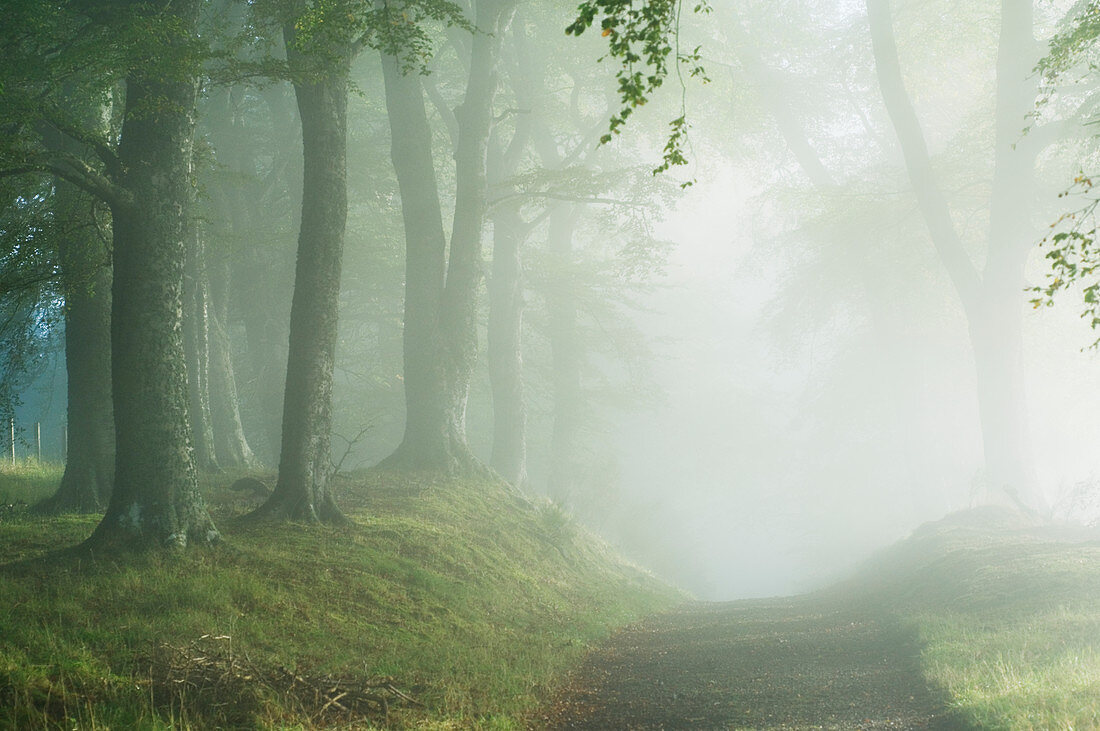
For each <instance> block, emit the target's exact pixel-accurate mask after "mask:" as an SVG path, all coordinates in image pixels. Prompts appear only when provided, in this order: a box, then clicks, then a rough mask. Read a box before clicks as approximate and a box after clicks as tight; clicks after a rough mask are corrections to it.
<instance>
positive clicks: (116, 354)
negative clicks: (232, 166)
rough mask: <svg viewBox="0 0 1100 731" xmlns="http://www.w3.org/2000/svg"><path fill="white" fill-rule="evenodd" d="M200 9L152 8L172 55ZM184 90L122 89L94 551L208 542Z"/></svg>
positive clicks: (137, 85)
mask: <svg viewBox="0 0 1100 731" xmlns="http://www.w3.org/2000/svg"><path fill="white" fill-rule="evenodd" d="M200 4H201V3H200V1H199V0H174V1H173V2H172V3H170V4H169V3H164V4H163V7H162V11H163V12H164V13H165V14H166V15H168V16H171V18H172V19H173V20H174V21H176V23H174V24H173V25H174V26H175V27H174V29H173V32H172V35H171V37H170V39H169V40H168V45H169V47H170V48H171V49H172V50H178V49H180V48H182V46H183V45H184V44H185V43H187V42H188V41H190V40H191V39H192V38H193V36H194V33H195V29H196V27H197V21H198V11H199V7H200ZM182 65H183V64H181V66H182ZM196 93H197V84H196V83H195V79H194V76H193V75H191V74H190V73H188V72H186V71H182V72H180V73H177V74H175V75H174V77H163V76H152V77H150V76H147V75H142V74H141V72H140V71H139V72H136V73H134V74H132V75H131V76H130V78H129V79H128V82H127V95H126V105H127V115H126V119H125V122H124V123H123V127H122V134H121V138H120V143H119V147H118V160H119V163H120V165H119V172H118V173H117V176H118V181H117V182H118V183H119V184H120V187H121V188H122V189H123V190H125V191H126V192H127V193H128V196H126V199H125V200H119V201H116V202H114V203H113V204H112V214H113V222H114V247H113V256H114V283H113V288H112V297H113V301H112V322H111V345H112V350H111V353H112V357H111V375H112V391H113V397H114V416H115V435H116V454H115V481H114V489H113V491H112V493H111V500H110V503H109V505H108V507H107V513H106V515H105V516H104V517H103V520H102V521H101V522H100V523H99V525H98V526H97V527H96V530H95V532H94V533H93V535H92V537H91V538H90V539H89V541H88V545H89V546H90V547H92V548H94V549H97V550H105V549H118V548H126V549H131V548H150V547H175V548H182V547H184V546H187V545H191V544H209V543H213V542H216V541H217V540H218V539H219V534H218V531H217V529H216V528H215V526H214V523H213V521H212V520H211V519H210V516H209V514H208V513H207V510H206V506H205V504H204V502H203V500H202V497H201V495H200V494H199V491H198V484H197V476H196V469H195V459H194V450H193V448H192V443H191V425H190V418H189V413H188V392H187V370H186V365H185V358H184V348H183V332H182V322H183V268H184V261H185V257H186V243H185V240H184V239H185V235H186V229H187V227H186V222H187V216H188V214H189V209H190V201H191V175H190V172H191V171H190V164H191V159H192V158H191V154H192V140H193V132H194V110H195V99H196Z"/></svg>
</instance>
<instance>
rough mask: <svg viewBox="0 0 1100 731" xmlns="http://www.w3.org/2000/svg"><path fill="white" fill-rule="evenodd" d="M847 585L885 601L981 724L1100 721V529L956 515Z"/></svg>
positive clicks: (1055, 725) (928, 671)
mask: <svg viewBox="0 0 1100 731" xmlns="http://www.w3.org/2000/svg"><path fill="white" fill-rule="evenodd" d="M838 590H839V591H848V592H865V593H866V595H867V596H868V597H874V598H875V600H876V601H881V602H883V603H884V604H885V605H886V606H888V607H889V608H890V611H892V612H893V613H894V614H895V615H896V616H898V617H899V619H900V621H902V622H903V623H905V624H906V625H907V626H908V627H909V628H910V629H911V630H912V631H913V632H914V633H915V634H916V636H917V637H918V640H919V643H920V645H921V647H922V651H921V667H922V671H923V673H924V675H925V677H926V678H927V679H928V681H929V683H930V684H931V685H932V686H933V687H935V688H938V689H941V690H942V692H943V693H944V695H945V697H946V698H947V699H948V704H949V706H950V707H951V708H952V709H953V710H954V711H955V712H956V713H957V714H958V716H959V717H960V718H962V719H965V720H966V721H968V722H969V723H971V724H973V725H974V726H977V727H979V728H992V729H1090V728H1100V531H1097V530H1095V529H1086V528H1081V527H1072V526H1065V525H1063V526H1058V525H1041V524H1039V523H1037V522H1035V521H1031V520H1029V519H1027V518H1026V517H1023V516H1020V515H1018V514H1015V513H1012V512H1010V511H1007V510H1003V509H997V508H983V509H979V510H975V511H968V512H965V513H961V514H957V515H954V516H949V517H948V518H946V519H944V520H943V521H939V522H937V523H932V524H929V525H927V526H924V527H923V528H922V529H920V530H918V531H917V532H916V533H915V534H914V535H913V536H912V537H911V538H910V539H908V540H907V541H905V542H903V543H901V544H899V545H897V546H895V547H893V548H891V549H889V550H887V551H884V552H883V553H882V554H881V555H880V556H878V557H877V558H876V559H875V560H874V561H872V562H871V563H870V564H869V565H868V566H867V568H866V570H865V571H864V572H863V573H862V574H861V575H860V576H858V577H857V578H856V579H855V580H854V581H853V582H851V583H849V584H846V585H844V586H842V587H839V588H838Z"/></svg>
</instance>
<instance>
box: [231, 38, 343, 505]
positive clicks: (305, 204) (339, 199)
mask: <svg viewBox="0 0 1100 731" xmlns="http://www.w3.org/2000/svg"><path fill="white" fill-rule="evenodd" d="M293 33H294V31H293V28H289V27H288V28H287V29H286V30H285V31H284V35H285V36H286V40H287V43H286V45H287V60H288V62H289V63H290V66H291V68H292V69H298V70H299V71H301V70H302V69H304V68H305V65H304V63H303V57H302V56H301V52H300V51H298V50H296V49H295V47H294V42H293ZM349 65H350V59H349V58H348V57H346V56H345V57H343V58H340V59H338V60H336V61H335V68H330V69H328V70H327V71H328V73H326V74H325V75H323V76H319V77H318V76H312V75H311V77H310V78H309V79H308V80H300V81H297V82H296V83H295V85H294V90H295V94H296V95H297V98H298V111H299V114H300V115H301V118H302V144H303V171H304V172H303V178H302V228H301V232H300V233H299V237H298V263H297V267H296V270H295V277H294V297H293V299H292V301H291V306H290V346H289V356H288V358H287V373H286V391H285V394H284V397H283V435H282V449H281V452H280V455H279V479H278V482H277V483H276V485H275V490H274V492H272V494H271V497H270V498H268V500H267V502H265V503H264V504H263V505H262V506H260V508H258V509H257V510H256V512H255V513H254V514H253V515H255V516H256V517H272V518H286V519H291V520H305V521H310V522H315V521H323V522H334V523H339V522H343V521H344V520H346V519H345V517H344V515H343V514H342V513H341V512H340V509H339V508H338V507H337V506H336V502H335V500H334V499H333V495H332V489H331V486H330V485H329V477H330V473H331V470H332V467H331V464H332V462H331V460H332V456H331V454H330V448H329V440H330V436H331V435H330V430H331V425H332V372H333V365H334V362H335V356H336V335H337V332H336V325H337V316H338V314H339V299H340V268H341V259H342V256H343V249H344V228H345V225H346V220H347V98H348V67H349Z"/></svg>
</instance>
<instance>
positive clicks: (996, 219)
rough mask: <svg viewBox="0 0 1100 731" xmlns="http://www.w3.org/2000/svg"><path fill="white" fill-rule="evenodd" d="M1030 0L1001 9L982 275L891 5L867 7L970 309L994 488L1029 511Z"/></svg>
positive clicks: (921, 188)
mask: <svg viewBox="0 0 1100 731" xmlns="http://www.w3.org/2000/svg"><path fill="white" fill-rule="evenodd" d="M1033 12H1034V11H1033V7H1032V3H1031V2H1030V0H1005V1H1004V2H1002V3H1001V19H1000V38H999V41H998V53H997V62H996V69H995V71H996V107H995V115H996V117H995V119H994V139H993V140H992V143H993V156H994V167H993V179H992V186H991V191H990V198H989V205H988V211H989V228H988V231H987V233H986V239H987V241H986V260H985V266H984V268H983V269H982V270H981V271H979V270H978V268H977V267H976V266H975V264H974V263H973V261H972V260H971V258H970V255H969V254H968V253H967V251H966V248H965V246H964V244H963V241H962V239H961V237H960V235H959V233H958V230H957V228H956V225H955V223H954V222H953V221H952V218H951V211H950V207H949V204H948V200H947V197H946V196H945V194H944V193H943V191H942V190H941V188H940V185H939V182H938V180H937V178H936V175H935V173H934V171H933V167H932V163H931V159H930V156H929V153H928V146H927V143H926V142H925V139H924V133H923V131H922V129H921V125H920V121H919V119H918V118H917V114H916V111H915V109H914V107H913V103H912V101H911V100H910V98H909V95H908V92H907V91H906V89H905V86H904V84H903V81H902V73H901V67H900V63H899V61H898V54H897V47H896V43H895V40H894V31H893V17H892V14H891V11H890V0H867V14H868V18H869V21H870V28H871V41H872V47H873V51H874V57H875V66H876V72H877V74H878V80H879V86H880V88H881V91H882V97H883V100H884V101H885V104H886V109H887V111H888V112H889V115H890V119H891V121H892V122H893V126H894V130H895V132H896V134H897V139H898V142H899V144H900V145H901V150H902V153H903V155H904V158H905V165H906V168H907V169H908V172H909V178H910V180H911V182H912V184H913V189H914V191H915V193H916V197H917V203H918V205H919V207H920V211H921V214H922V215H923V217H924V220H925V224H926V226H927V227H928V231H929V235H930V237H931V239H932V244H933V246H934V247H935V249H936V253H937V254H938V255H939V258H940V261H941V262H942V264H943V266H944V269H945V270H946V272H947V274H948V275H949V276H950V278H951V281H952V283H953V285H954V287H955V291H956V293H957V294H958V297H959V301H960V302H961V303H962V307H963V310H964V312H965V314H966V318H967V322H968V325H969V329H970V341H971V344H972V345H973V352H974V367H975V371H976V374H977V387H978V407H979V415H980V418H981V425H982V437H983V445H984V450H985V463H986V480H987V483H988V485H989V488H990V489H991V490H993V491H998V492H1003V493H1005V494H1007V495H1008V496H1010V497H1011V498H1012V499H1013V500H1014V501H1016V502H1017V503H1019V504H1021V505H1026V506H1028V507H1031V508H1034V509H1039V510H1042V509H1044V508H1045V506H1044V505H1043V504H1042V501H1041V499H1040V496H1039V492H1038V489H1037V485H1036V478H1035V471H1034V465H1033V463H1032V456H1031V449H1030V446H1029V441H1028V437H1027V424H1026V421H1025V410H1024V400H1023V392H1024V389H1023V377H1022V340H1021V337H1022V335H1021V328H1022V308H1023V304H1024V299H1023V298H1022V297H1021V296H1020V293H1021V292H1022V291H1023V290H1024V286H1025V283H1026V282H1025V278H1024V266H1025V264H1026V262H1027V257H1028V253H1029V252H1030V250H1031V247H1032V245H1033V242H1034V234H1033V232H1032V231H1033V229H1032V227H1031V224H1030V221H1029V214H1030V211H1031V201H1032V198H1033V195H1032V193H1033V190H1034V184H1035V167H1036V161H1037V157H1038V154H1039V152H1041V150H1042V147H1043V144H1044V139H1045V138H1044V136H1043V135H1032V136H1029V137H1028V138H1022V135H1023V133H1022V130H1023V128H1024V127H1025V126H1026V125H1027V122H1028V115H1029V114H1030V113H1031V111H1032V109H1033V108H1034V106H1035V101H1036V98H1037V95H1038V80H1037V78H1036V77H1035V75H1034V74H1033V73H1032V69H1033V68H1034V66H1035V63H1036V61H1037V60H1038V55H1039V54H1038V52H1039V49H1038V47H1037V44H1036V42H1035V39H1034V28H1033V25H1034V19H1033Z"/></svg>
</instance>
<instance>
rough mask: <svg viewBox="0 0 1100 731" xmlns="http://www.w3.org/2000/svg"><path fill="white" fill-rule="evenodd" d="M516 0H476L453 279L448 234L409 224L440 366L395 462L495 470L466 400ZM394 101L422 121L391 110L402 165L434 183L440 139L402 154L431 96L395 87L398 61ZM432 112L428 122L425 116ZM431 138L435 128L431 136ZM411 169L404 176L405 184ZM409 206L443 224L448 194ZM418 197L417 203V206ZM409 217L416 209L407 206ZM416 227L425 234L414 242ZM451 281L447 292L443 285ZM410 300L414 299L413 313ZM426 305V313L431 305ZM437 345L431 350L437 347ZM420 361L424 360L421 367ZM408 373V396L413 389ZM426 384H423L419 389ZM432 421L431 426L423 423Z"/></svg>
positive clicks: (461, 130) (462, 116)
mask: <svg viewBox="0 0 1100 731" xmlns="http://www.w3.org/2000/svg"><path fill="white" fill-rule="evenodd" d="M514 7H515V0H479V2H477V3H476V12H475V19H474V22H475V25H476V26H477V28H478V29H479V30H478V32H477V33H475V34H474V36H473V39H472V46H471V48H472V50H471V55H470V70H469V76H468V80H467V84H466V96H465V98H464V100H463V102H462V104H461V105H460V106H459V108H458V109H457V110H456V112H455V117H456V122H457V128H458V139H457V145H456V149H455V180H456V190H455V215H454V223H453V227H452V230H451V245H450V256H449V257H448V258H447V262H446V278H445V280H443V279H441V277H440V269H441V267H442V265H443V258H442V256H441V255H440V253H439V252H440V249H439V247H438V242H439V240H440V239H439V238H437V237H436V235H435V232H434V230H429V231H426V232H424V234H426V235H424V237H423V243H424V244H425V245H424V246H423V248H422V249H421V243H422V241H421V238H420V237H419V234H421V232H420V231H419V230H416V231H409V230H408V229H407V230H406V249H407V250H408V251H409V252H410V254H409V255H411V252H412V251H413V250H414V249H415V250H416V252H417V253H416V261H415V262H411V261H410V262H409V263H407V265H406V266H407V267H408V268H411V267H413V266H414V265H421V266H423V267H424V269H423V271H422V272H417V274H416V277H415V286H416V287H417V288H420V287H423V291H422V292H410V289H412V288H413V286H414V280H413V277H411V276H410V277H409V278H408V279H407V281H406V315H405V317H406V322H405V326H406V328H408V327H409V324H410V319H412V320H413V321H414V328H415V329H416V330H417V331H418V332H417V334H416V339H415V341H414V343H413V345H414V346H415V347H416V348H417V349H418V352H419V349H420V348H424V349H425V350H426V352H431V353H432V355H434V356H435V357H434V359H433V361H432V365H431V366H424V371H425V372H424V373H423V374H417V377H418V378H419V377H421V376H424V379H423V383H424V385H426V386H427V387H428V388H430V389H431V390H430V391H429V390H428V389H425V391H424V393H423V394H416V395H414V396H412V397H407V398H406V400H407V401H408V400H409V399H410V398H411V400H412V401H413V402H414V404H415V406H416V407H417V408H418V409H423V412H424V413H423V414H420V413H417V414H415V415H414V414H413V413H412V410H411V409H410V413H409V415H408V420H407V421H406V428H405V438H404V439H403V440H402V444H401V445H400V446H399V447H398V448H397V451H395V452H394V454H393V455H391V456H390V457H389V458H387V460H386V462H385V463H386V464H388V465H391V466H401V467H415V468H425V469H434V470H442V471H445V472H449V473H475V474H480V473H484V471H485V468H484V466H483V465H482V464H481V462H480V461H479V460H478V459H477V458H476V457H474V455H473V453H472V452H471V451H470V447H469V444H468V443H467V440H466V400H467V397H468V395H469V390H470V379H471V377H472V375H473V370H474V366H475V365H476V363H477V295H478V286H479V285H480V283H481V278H482V275H483V271H482V258H481V257H482V242H481V238H482V229H483V227H484V222H485V197H486V150H487V146H488V140H489V131H490V127H491V122H492V103H493V96H494V93H495V91H496V86H497V74H496V65H497V60H498V57H499V55H500V38H501V36H502V35H503V32H504V30H505V29H506V27H507V24H508V21H509V20H510V19H511V14H512V11H513V10H514ZM385 65H386V66H388V67H390V68H389V70H388V71H387V101H388V100H389V98H390V93H389V90H390V89H391V88H393V89H394V92H395V93H396V94H399V95H401V97H402V98H401V99H400V100H399V104H400V108H401V112H404V113H408V114H409V115H410V119H412V124H413V125H414V126H415V127H416V128H417V129H415V130H412V131H410V132H409V137H406V136H405V132H404V131H403V130H400V129H398V128H397V127H396V125H395V118H394V117H393V116H391V118H390V121H391V134H392V135H393V145H394V148H393V153H394V157H395V159H394V166H395V168H398V167H399V166H400V167H402V168H405V169H406V171H407V172H415V173H416V174H417V175H418V176H420V175H427V174H428V173H429V172H430V174H431V176H432V179H433V185H432V187H433V188H434V169H433V168H431V167H430V166H429V167H427V168H425V167H424V161H425V160H424V158H425V157H426V159H427V162H428V163H430V162H431V157H430V155H431V153H430V144H429V146H428V147H427V155H426V156H425V155H424V154H423V153H416V152H413V155H414V156H415V158H416V159H415V160H409V161H407V162H406V161H404V160H402V161H401V162H400V163H399V161H398V156H399V155H405V154H408V153H409V152H410V151H409V150H408V149H407V147H406V144H407V143H408V142H409V140H410V138H411V136H412V135H413V134H415V135H418V136H422V135H424V129H426V128H427V120H426V115H424V111H423V105H424V102H423V95H422V92H421V90H420V86H419V83H417V84H416V85H415V87H413V86H412V85H409V84H395V83H393V79H392V78H391V77H393V76H394V74H395V73H400V72H399V70H398V69H396V68H394V66H395V65H396V61H390V60H388V59H387V60H386V63H385ZM421 117H423V119H424V122H423V125H421V123H420V118H421ZM426 139H428V140H429V141H430V131H429V133H428V135H427V137H426ZM401 178H402V173H401V172H399V173H398V180H399V181H401ZM407 179H408V180H409V182H410V183H411V182H412V180H411V178H407ZM401 193H402V206H403V208H404V206H405V205H406V193H409V194H410V199H411V201H416V202H415V203H412V205H413V206H420V205H424V206H425V207H426V208H427V209H428V213H429V216H430V218H429V221H428V223H427V226H428V227H431V229H434V226H435V218H434V209H437V208H439V200H438V193H436V194H435V196H434V202H433V201H432V200H430V197H429V195H428V193H423V195H424V197H423V198H421V197H420V195H419V194H418V193H417V192H414V191H412V190H411V189H408V188H407V186H406V184H405V183H401ZM411 201H410V202H411ZM404 216H405V221H406V223H407V222H408V221H409V217H410V215H409V212H404ZM414 233H415V234H417V235H418V237H417V238H414V236H413V235H414ZM440 286H441V287H442V289H441V290H439V289H438V287H440ZM410 300H412V303H411V304H413V305H414V309H413V312H412V313H410V312H409V305H410ZM433 301H437V302H438V305H437V306H436V307H435V308H434V314H433V313H432V312H431V311H430V310H428V309H427V306H428V305H430V304H431V303H432V302H433ZM422 308H423V309H422ZM432 321H434V322H435V327H434V328H433V329H434V331H435V332H434V334H433V335H432V336H431V337H428V336H425V335H424V333H423V331H422V329H421V328H422V326H425V325H427V323H430V322H432ZM429 348H430V351H428V350H427V349H429ZM417 355H418V353H412V354H410V353H409V352H408V350H406V356H405V363H406V365H408V364H409V363H410V361H413V360H416V358H417ZM418 367H419V366H418ZM407 378H408V374H406V393H408V389H409V388H410V384H409V383H408V380H407ZM412 388H417V386H412ZM421 425H422V426H421Z"/></svg>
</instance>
